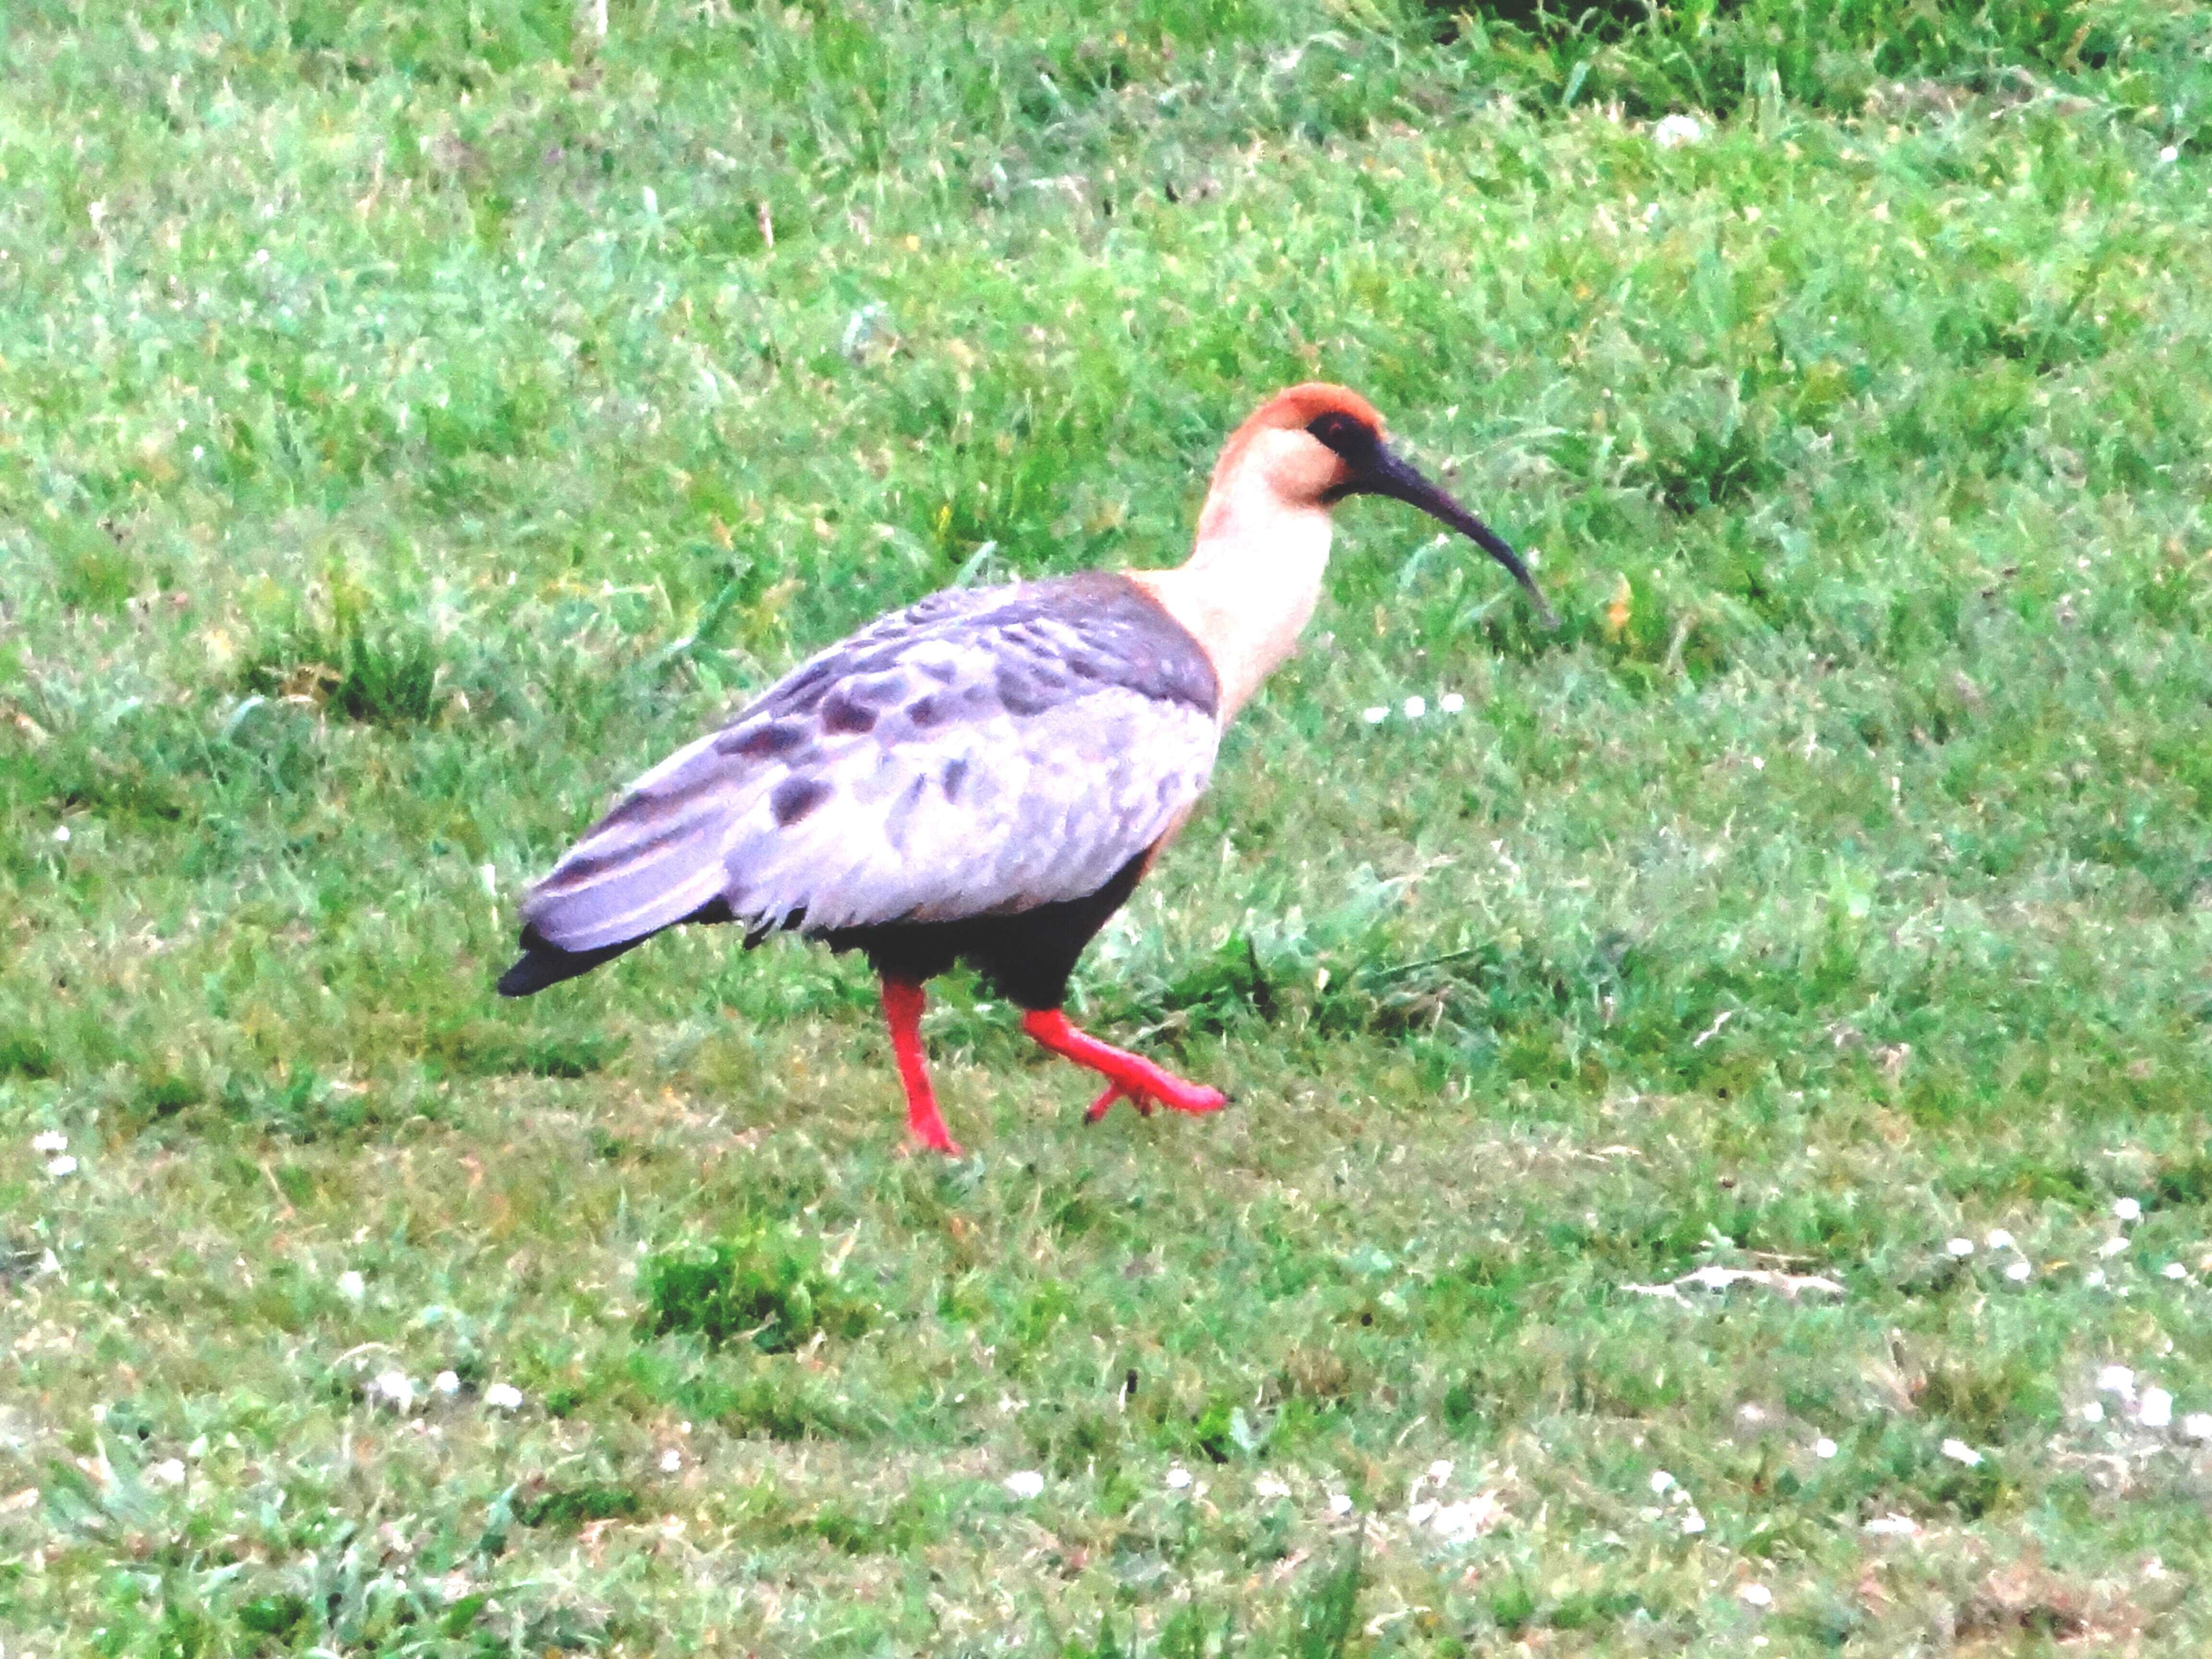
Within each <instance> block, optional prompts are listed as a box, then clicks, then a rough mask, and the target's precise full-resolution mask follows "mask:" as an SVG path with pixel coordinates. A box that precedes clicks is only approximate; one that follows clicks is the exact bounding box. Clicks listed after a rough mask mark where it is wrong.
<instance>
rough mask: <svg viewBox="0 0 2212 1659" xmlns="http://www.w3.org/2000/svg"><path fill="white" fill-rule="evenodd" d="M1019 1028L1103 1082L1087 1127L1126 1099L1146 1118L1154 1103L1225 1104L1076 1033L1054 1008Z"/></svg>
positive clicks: (1216, 1094) (1182, 1108)
mask: <svg viewBox="0 0 2212 1659" xmlns="http://www.w3.org/2000/svg"><path fill="white" fill-rule="evenodd" d="M1022 1030H1024V1031H1027V1032H1028V1033H1029V1034H1030V1036H1033V1037H1035V1038H1036V1040H1037V1041H1038V1042H1041V1043H1042V1044H1043V1045H1044V1046H1045V1047H1046V1048H1049V1049H1051V1050H1052V1051H1053V1053H1054V1054H1060V1055H1064V1056H1066V1058H1067V1059H1069V1060H1073V1061H1074V1062H1075V1063H1076V1064H1077V1065H1078V1066H1089V1067H1090V1068H1091V1070H1092V1071H1094V1072H1096V1073H1098V1074H1099V1075H1100V1076H1101V1077H1103V1078H1104V1079H1106V1092H1105V1093H1104V1094H1102V1095H1100V1096H1099V1097H1098V1098H1097V1099H1096V1100H1094V1101H1093V1102H1091V1109H1090V1110H1089V1111H1087V1112H1085V1114H1084V1115H1083V1118H1084V1121H1085V1122H1086V1123H1096V1122H1097V1121H1098V1120H1099V1119H1100V1118H1102V1117H1103V1116H1105V1115H1106V1109H1107V1108H1108V1107H1109V1106H1111V1105H1112V1104H1113V1103H1115V1101H1117V1100H1127V1101H1128V1102H1129V1103H1131V1104H1132V1105H1133V1106H1135V1107H1136V1109H1138V1110H1139V1111H1140V1112H1143V1113H1145V1114H1146V1115H1150V1114H1151V1112H1152V1108H1153V1107H1154V1106H1155V1105H1162V1106H1171V1107H1173V1108H1174V1109H1176V1111H1178V1112H1218V1111H1219V1110H1220V1109H1222V1107H1223V1105H1224V1104H1225V1098H1224V1097H1223V1095H1222V1093H1221V1091H1220V1090H1218V1089H1208V1088H1206V1087H1205V1086H1203V1085H1200V1084H1196V1083H1186V1082H1184V1081H1183V1079H1181V1078H1179V1077H1177V1076H1176V1075H1175V1073H1172V1072H1164V1071H1162V1070H1161V1069H1160V1068H1159V1067H1158V1066H1155V1065H1153V1064H1152V1061H1150V1060H1146V1059H1145V1058H1144V1056H1142V1055H1141V1054H1131V1053H1129V1052H1128V1050H1127V1049H1126V1048H1114V1047H1113V1046H1111V1045H1110V1044H1109V1043H1104V1042H1099V1040H1098V1039H1097V1037H1094V1036H1088V1035H1086V1034H1085V1033H1084V1032H1081V1031H1079V1030H1076V1029H1075V1027H1073V1025H1070V1024H1068V1023H1067V1016H1066V1014H1063V1013H1061V1012H1060V1010H1059V1009H1057V1008H1048V1009H1041V1010H1037V1011H1035V1012H1030V1013H1028V1014H1025V1015H1024V1016H1023V1017H1022Z"/></svg>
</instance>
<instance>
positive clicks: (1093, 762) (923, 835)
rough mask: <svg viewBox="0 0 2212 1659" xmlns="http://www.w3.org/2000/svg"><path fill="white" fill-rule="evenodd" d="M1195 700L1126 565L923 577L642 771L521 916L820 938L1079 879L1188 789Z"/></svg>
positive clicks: (1131, 851)
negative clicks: (1056, 577)
mask: <svg viewBox="0 0 2212 1659" xmlns="http://www.w3.org/2000/svg"><path fill="white" fill-rule="evenodd" d="M1213 705H1214V687H1213V681H1212V670H1211V668H1210V666H1208V665H1206V661H1205V659H1204V656H1203V654H1202V653H1200V652H1199V651H1198V647H1197V646H1196V645H1195V643H1194V642H1193V641H1190V640H1189V638H1188V635H1184V634H1182V631H1181V630H1180V629H1177V628H1176V624H1175V623H1173V622H1172V621H1170V620H1169V619H1168V618H1167V617H1165V616H1164V613H1160V612H1158V611H1157V608H1156V607H1153V606H1152V604H1151V601H1150V600H1148V599H1146V598H1144V596H1142V595H1141V594H1139V593H1138V592H1136V591H1135V590H1134V589H1133V587H1132V586H1130V585H1129V584H1128V583H1127V581H1125V580H1121V579H1119V578H1113V577H1097V576H1092V577H1078V578H1072V579H1069V580H1066V581H1061V582H1052V583H1038V584H1034V585H1025V586H1017V587H1012V588H998V589H982V590H955V591H952V592H945V593H939V594H935V595H933V596H932V597H931V598H929V599H925V600H923V601H922V602H921V604H919V605H914V606H912V607H910V608H908V610H906V611H898V612H895V613H894V614H892V615H891V616H890V617H884V619H882V620H881V621H880V622H878V623H873V624H872V625H871V626H870V627H868V628H867V629H863V630H862V631H861V632H860V633H859V634H856V635H854V636H853V637H852V638H850V639H848V640H847V641H843V642H842V643H841V644H839V645H837V646H835V647H831V648H830V649H829V650H828V651H826V652H823V653H822V654H821V655H819V656H817V657H816V658H814V659H811V660H810V661H808V662H806V663H805V664H802V665H800V666H799V668H798V669H796V670H794V671H793V672H792V673H791V674H790V675H789V676H787V678H785V679H783V680H782V681H781V682H780V683H779V684H776V685H775V687H773V688H772V689H771V690H769V692H768V693H767V694H766V695H765V696H763V697H762V698H761V699H760V700H759V701H758V702H756V703H754V704H753V705H752V707H750V708H748V709H746V710H745V711H744V713H743V714H740V715H739V716H738V718H737V719H736V720H733V721H732V722H731V724H730V725H729V726H726V727H725V728H723V729H722V730H721V731H720V732H715V733H714V734H713V735H711V736H709V737H707V738H702V739H700V740H699V741H698V742H696V743H695V744H690V746H689V747H687V748H685V749H683V750H678V752H677V753H676V754H674V755H671V756H670V757H668V759H666V760H665V761H664V762H662V763H660V764H659V766H657V767H655V768H653V770H652V771H650V772H648V773H647V774H646V775H645V776H643V777H642V778H640V779H639V780H638V781H637V782H636V783H635V785H633V786H632V787H631V788H630V790H629V793H627V794H626V795H625V796H624V798H623V800H622V801H621V802H620V803H619V804H618V805H617V806H616V807H615V808H614V810H613V811H611V812H609V813H608V814H607V816H606V817H605V818H604V819H602V820H601V821H600V822H599V823H598V824H597V825H595V826H594V827H593V828H592V830H591V831H590V832H589V833H588V834H586V836H585V837H584V838H583V840H582V841H580V842H578V843H577V845H576V846H575V847H574V848H573V849H571V851H570V852H569V853H568V855H567V856H566V857H564V858H563V859H562V860H561V862H560V863H559V864H558V865H557V866H556V867H555V868H554V870H553V872H551V873H550V875H548V876H547V877H546V878H545V880H544V882H542V883H541V884H539V885H538V887H537V888H536V889H535V890H533V891H532V894H531V896H529V898H528V899H527V900H526V902H525V904H524V907H523V914H524V916H525V919H526V921H527V922H528V923H529V925H530V927H531V929H532V932H534V933H536V934H537V936H538V938H540V939H543V940H544V941H545V942H546V943H548V944H550V945H555V946H556V947H558V948H560V949H562V950H564V951H590V950H597V949H601V948H605V947H606V946H610V945H616V944H618V943H620V942H622V941H623V940H627V939H636V938H639V937H641V935H643V934H645V933H651V932H653V931H655V930H657V929H659V928H661V927H668V926H670V925H671V924H672V923H675V922H678V921H683V920H684V919H685V918H686V917H688V916H691V915H695V914H696V913H697V912H699V911H700V910H701V909H702V908H708V907H714V908H716V909H717V911H718V912H719V909H720V907H721V906H726V909H727V913H728V915H731V916H732V917H734V918H736V919H738V920H741V921H745V922H747V923H749V924H750V925H752V926H754V927H804V928H805V930H806V931H807V932H808V933H827V932H830V931H833V930H835V929H838V928H844V927H864V926H870V925H874V924H879V923H884V922H895V921H951V920H956V919H957V918H960V917H964V916H974V915H989V914H994V913H1005V912H1012V911H1019V910H1024V909H1029V908H1034V907H1036V906H1037V905H1041V904H1048V903H1052V902H1057V901H1061V900H1066V899H1072V898H1079V897H1082V896H1085V895H1088V894H1090V893H1093V892H1096V891H1097V890H1098V889H1099V888H1101V887H1103V886H1104V885H1105V884H1106V883H1107V882H1108V881H1109V879H1111V878H1112V877H1113V876H1114V874H1115V872H1116V871H1118V870H1119V869H1121V866H1123V865H1125V864H1127V862H1128V861H1129V860H1131V859H1133V858H1134V857H1136V856H1137V855H1138V854H1140V853H1142V852H1144V851H1145V849H1146V848H1149V847H1151V846H1152V844H1153V843H1154V842H1157V841H1158V840H1159V838H1160V837H1161V836H1164V835H1165V834H1167V833H1168V832H1169V831H1170V829H1173V828H1174V826H1175V825H1176V823H1177V822H1179V821H1180V819H1181V818H1182V816H1183V815H1184V814H1185V813H1187V812H1188V811H1189V809H1190V807H1191V805H1192V804H1193V803H1194V802H1195V801H1196V800H1197V799H1198V797H1199V795H1200V793H1202V792H1203V791H1204V789H1205V787H1206V781H1207V779H1208V777H1209V776H1210V775H1211V773H1212V766H1213V757H1214V750H1215V744H1216V742H1217V739H1218V728H1217V726H1216V724H1215V720H1214V715H1213V712H1212V710H1213ZM718 902H719V904H718Z"/></svg>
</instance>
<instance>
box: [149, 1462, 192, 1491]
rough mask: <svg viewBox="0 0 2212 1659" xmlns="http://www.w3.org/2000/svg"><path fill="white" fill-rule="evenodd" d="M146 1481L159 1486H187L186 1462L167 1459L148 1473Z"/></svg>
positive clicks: (155, 1465)
mask: <svg viewBox="0 0 2212 1659" xmlns="http://www.w3.org/2000/svg"><path fill="white" fill-rule="evenodd" d="M146 1479H147V1480H149V1481H151V1482H152V1483H153V1484H154V1485H155V1486H183V1485H184V1484H185V1460H184V1459H183V1458H181V1457H165V1458H163V1459H162V1460H161V1462H158V1463H155V1464H154V1465H153V1466H152V1467H151V1468H149V1469H148V1470H147V1471H146Z"/></svg>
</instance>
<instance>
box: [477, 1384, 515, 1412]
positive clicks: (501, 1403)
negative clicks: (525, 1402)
mask: <svg viewBox="0 0 2212 1659" xmlns="http://www.w3.org/2000/svg"><path fill="white" fill-rule="evenodd" d="M484 1404H485V1405H487V1406H493V1407H497V1408H498V1409H499V1410H501V1411H503V1412H519V1411H520V1410H521V1409H522V1390H521V1389H518V1388H516V1387H515V1386H514V1384H513V1383H493V1384H492V1385H491V1387H489V1388H488V1389H485V1390H484Z"/></svg>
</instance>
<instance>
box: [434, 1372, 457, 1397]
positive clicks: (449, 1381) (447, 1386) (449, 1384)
mask: <svg viewBox="0 0 2212 1659" xmlns="http://www.w3.org/2000/svg"><path fill="white" fill-rule="evenodd" d="M430 1386H431V1387H432V1388H433V1389H436V1390H437V1391H438V1392H439V1393H440V1394H445V1395H454V1394H459V1392H460V1391H461V1374H460V1373H459V1371H440V1372H439V1373H438V1374H437V1375H436V1376H434V1377H432V1378H431V1379H430Z"/></svg>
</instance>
